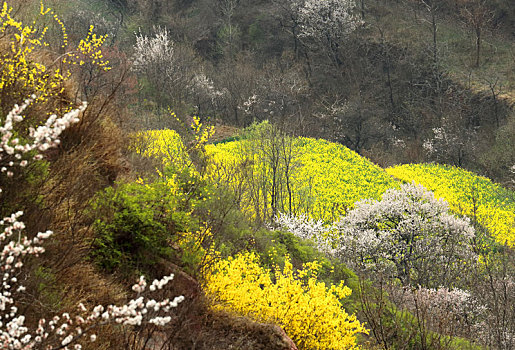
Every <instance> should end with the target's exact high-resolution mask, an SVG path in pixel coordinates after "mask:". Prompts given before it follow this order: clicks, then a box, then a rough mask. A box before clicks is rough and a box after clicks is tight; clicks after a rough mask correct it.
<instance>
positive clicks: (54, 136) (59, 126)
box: [0, 95, 87, 177]
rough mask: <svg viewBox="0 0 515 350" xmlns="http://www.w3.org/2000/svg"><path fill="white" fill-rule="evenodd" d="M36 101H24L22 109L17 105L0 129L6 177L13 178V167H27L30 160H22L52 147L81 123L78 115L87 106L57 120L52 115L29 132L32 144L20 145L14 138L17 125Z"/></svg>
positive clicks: (18, 140) (0, 144) (38, 156)
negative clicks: (70, 128)
mask: <svg viewBox="0 0 515 350" xmlns="http://www.w3.org/2000/svg"><path fill="white" fill-rule="evenodd" d="M35 98H36V96H34V95H33V96H32V97H31V98H30V99H27V100H25V101H24V102H23V103H22V104H21V106H18V105H14V108H13V109H12V110H11V111H10V112H9V113H8V114H7V116H6V118H5V120H4V124H3V125H2V126H0V135H1V138H0V164H1V165H2V166H1V168H0V171H1V172H2V173H6V174H7V176H9V177H11V176H13V172H12V170H11V168H12V167H14V166H21V167H24V166H26V165H27V164H28V160H27V159H23V158H24V157H23V155H24V154H27V153H29V152H31V151H34V150H37V151H46V150H47V149H49V148H51V147H55V146H57V145H58V144H59V135H61V133H62V132H63V131H64V129H66V128H67V127H69V126H70V125H71V124H73V123H76V122H78V121H79V114H80V113H81V112H83V111H84V110H85V109H86V107H87V104H86V102H84V103H83V104H82V105H81V106H80V107H79V108H77V109H74V110H71V111H70V112H68V113H66V114H65V115H63V116H62V117H61V118H58V117H57V115H55V114H53V115H51V116H50V117H49V118H48V119H47V121H46V123H45V124H44V125H41V126H38V127H37V128H36V129H34V128H30V129H29V136H30V137H31V138H32V143H26V144H21V141H20V139H19V138H17V137H14V125H15V124H16V123H18V122H21V121H22V120H23V117H22V115H21V113H23V111H24V110H25V109H26V108H27V107H28V106H29V105H30V104H31V102H32V101H33V100H34V99H35ZM34 159H35V160H39V159H41V155H35V156H34Z"/></svg>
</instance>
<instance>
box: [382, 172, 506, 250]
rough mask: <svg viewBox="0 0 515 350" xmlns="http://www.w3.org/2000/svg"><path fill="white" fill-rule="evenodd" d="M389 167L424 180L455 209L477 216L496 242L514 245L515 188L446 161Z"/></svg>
mask: <svg viewBox="0 0 515 350" xmlns="http://www.w3.org/2000/svg"><path fill="white" fill-rule="evenodd" d="M386 171H387V172H388V174H390V175H392V176H395V177H397V178H398V179H400V180H402V181H405V182H411V181H415V182H416V183H419V184H421V185H422V186H424V187H426V188H427V189H429V190H431V191H433V192H434V193H435V195H436V196H438V197H441V198H444V199H445V200H447V201H448V202H449V205H450V207H451V209H452V210H453V211H454V212H456V213H458V214H461V215H467V216H469V217H471V218H475V219H476V220H477V221H478V222H479V223H480V224H481V225H483V226H484V227H486V228H488V229H489V230H490V232H491V233H492V235H493V237H494V238H495V240H496V241H497V242H499V243H501V244H505V243H507V244H508V245H510V246H515V192H513V191H510V190H508V189H506V188H503V187H502V186H500V185H498V184H495V183H493V182H492V181H491V180H489V179H487V178H485V177H482V176H478V175H476V174H474V173H472V172H470V171H466V170H464V169H460V168H456V167H452V166H446V165H437V164H407V165H400V166H395V167H392V168H388V169H386Z"/></svg>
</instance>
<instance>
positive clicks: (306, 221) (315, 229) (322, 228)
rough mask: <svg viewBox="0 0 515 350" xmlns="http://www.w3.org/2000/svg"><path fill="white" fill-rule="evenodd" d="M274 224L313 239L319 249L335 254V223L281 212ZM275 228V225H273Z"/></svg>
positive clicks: (299, 235)
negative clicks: (327, 223) (329, 223)
mask: <svg viewBox="0 0 515 350" xmlns="http://www.w3.org/2000/svg"><path fill="white" fill-rule="evenodd" d="M274 226H275V228H277V229H280V230H284V231H288V232H290V233H292V234H294V235H295V236H297V237H299V238H301V239H307V240H311V241H313V242H314V243H315V244H316V247H317V249H318V250H319V251H321V252H324V253H326V254H329V255H334V253H335V250H334V249H333V247H332V243H333V241H334V232H335V227H334V225H326V224H325V223H324V222H323V221H322V220H314V219H311V218H310V217H308V216H307V215H304V214H301V215H299V216H295V215H293V214H286V213H281V214H279V215H278V216H276V217H275V220H274ZM272 228H274V227H272Z"/></svg>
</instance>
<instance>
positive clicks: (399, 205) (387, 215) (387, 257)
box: [337, 184, 475, 287]
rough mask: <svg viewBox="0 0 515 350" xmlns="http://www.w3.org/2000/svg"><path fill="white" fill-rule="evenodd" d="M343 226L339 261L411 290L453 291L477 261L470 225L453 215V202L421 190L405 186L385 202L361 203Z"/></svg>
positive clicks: (338, 253) (385, 196)
mask: <svg viewBox="0 0 515 350" xmlns="http://www.w3.org/2000/svg"><path fill="white" fill-rule="evenodd" d="M337 225H338V226H339V231H340V237H341V238H340V239H339V243H338V247H337V255H338V256H340V257H341V258H343V259H344V260H345V261H346V262H347V263H348V264H349V265H351V266H353V267H355V268H357V269H360V268H364V269H365V270H372V271H374V272H382V273H385V274H386V275H387V276H388V277H393V278H397V279H398V280H399V281H400V282H401V283H402V284H403V285H405V286H409V285H414V286H417V285H421V286H425V287H438V286H440V285H445V286H452V285H453V283H454V282H455V281H456V280H457V279H458V277H459V275H460V274H461V273H462V272H463V271H464V269H466V268H467V267H468V266H470V264H469V263H470V262H471V261H474V260H475V254H474V253H473V251H472V248H471V240H472V239H473V238H474V235H475V234H474V228H473V227H472V226H471V225H470V223H469V220H468V219H467V218H458V217H455V216H454V215H452V214H451V213H450V212H449V206H448V204H447V202H445V201H444V200H443V199H436V198H435V196H434V194H433V193H432V192H430V191H427V190H426V189H425V188H424V187H422V186H420V185H415V184H404V185H401V187H400V188H399V189H390V190H388V191H387V192H386V193H384V194H383V197H382V199H381V200H379V201H376V200H364V201H361V202H358V203H356V205H355V208H354V209H353V210H351V211H349V212H348V213H347V215H346V216H345V217H343V218H342V219H341V220H340V221H339V222H338V223H337Z"/></svg>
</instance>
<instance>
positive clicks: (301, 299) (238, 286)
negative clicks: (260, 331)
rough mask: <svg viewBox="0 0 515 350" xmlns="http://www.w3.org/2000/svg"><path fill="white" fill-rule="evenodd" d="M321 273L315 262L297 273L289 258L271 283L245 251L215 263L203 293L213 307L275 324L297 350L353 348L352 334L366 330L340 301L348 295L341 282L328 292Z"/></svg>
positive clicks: (253, 258)
mask: <svg viewBox="0 0 515 350" xmlns="http://www.w3.org/2000/svg"><path fill="white" fill-rule="evenodd" d="M319 268H320V264H319V263H318V262H316V261H315V262H312V263H307V264H305V266H304V268H303V269H302V270H300V271H298V272H297V273H295V272H294V269H293V266H292V264H291V262H290V261H289V259H287V260H286V262H285V266H284V269H282V270H281V269H280V268H278V267H277V269H276V272H275V276H274V277H275V278H274V279H272V278H271V273H270V271H269V270H267V269H265V268H263V267H261V266H260V264H259V259H258V257H257V256H256V255H255V254H254V253H248V252H247V253H243V254H239V255H237V256H236V257H232V258H231V257H230V258H228V259H226V260H221V261H219V262H218V263H217V264H215V266H214V267H213V268H212V270H211V272H210V273H208V274H207V276H206V281H205V288H206V290H207V292H208V294H210V295H211V296H212V297H213V299H214V300H215V308H219V309H228V310H232V311H234V312H236V313H239V314H242V315H247V316H249V317H251V318H253V319H256V320H259V321H265V322H274V323H277V324H279V325H281V326H282V327H283V328H284V330H285V332H286V333H287V334H288V336H290V337H291V338H292V339H293V341H294V342H295V344H296V345H297V346H298V348H299V349H355V348H357V345H356V335H357V334H358V333H367V332H368V331H367V330H366V329H365V327H364V326H363V325H362V324H361V323H360V322H359V321H358V320H357V319H356V316H355V315H348V314H347V313H346V312H345V310H344V309H343V308H342V305H341V303H340V301H339V300H340V299H343V298H345V297H347V296H349V295H350V294H351V290H350V289H349V288H348V287H346V286H344V285H343V282H342V283H340V284H339V285H337V286H335V285H331V286H329V287H328V286H326V285H325V283H323V282H320V281H318V279H317V271H318V269H319Z"/></svg>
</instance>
